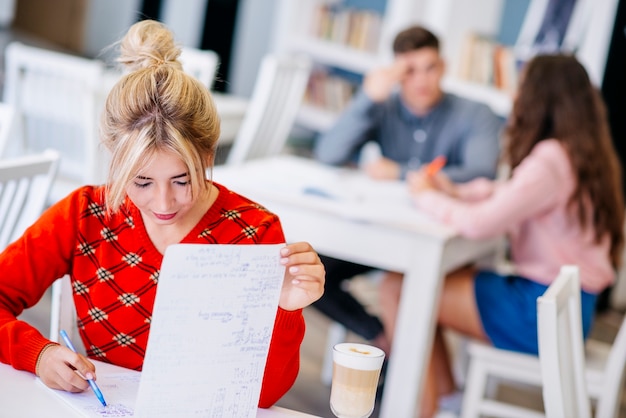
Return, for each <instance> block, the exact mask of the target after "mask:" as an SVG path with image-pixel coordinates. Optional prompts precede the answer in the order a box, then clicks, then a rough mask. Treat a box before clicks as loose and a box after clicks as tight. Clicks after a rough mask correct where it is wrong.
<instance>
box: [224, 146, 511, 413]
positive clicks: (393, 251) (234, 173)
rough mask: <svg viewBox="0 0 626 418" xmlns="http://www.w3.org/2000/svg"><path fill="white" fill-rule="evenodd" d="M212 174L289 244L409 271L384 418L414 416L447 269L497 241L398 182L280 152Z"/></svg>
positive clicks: (487, 251) (492, 249)
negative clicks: (447, 221)
mask: <svg viewBox="0 0 626 418" xmlns="http://www.w3.org/2000/svg"><path fill="white" fill-rule="evenodd" d="M213 179H214V180H215V181H216V182H218V183H221V184H224V185H225V186H227V187H229V188H231V189H232V190H234V191H237V192H239V193H241V194H243V195H245V196H247V197H249V198H251V199H253V200H255V201H256V202H258V203H260V204H262V205H264V206H266V207H267V208H268V209H269V210H271V211H273V212H274V213H276V214H278V215H279V217H280V219H281V221H282V224H283V228H284V231H285V235H286V237H287V240H288V241H290V242H293V241H299V240H306V241H308V242H310V243H311V244H313V246H314V247H315V249H316V250H317V251H318V252H320V253H322V254H325V255H329V256H333V257H336V258H340V259H345V260H349V261H353V262H357V263H363V264H367V265H370V266H374V267H377V268H381V269H385V270H393V271H402V272H404V273H405V280H404V284H403V290H402V297H401V301H400V306H399V313H398V320H397V324H396V331H395V339H394V341H393V350H392V351H393V355H392V356H391V357H390V359H389V366H388V370H387V375H386V380H385V386H384V393H383V397H382V405H381V413H380V416H381V418H398V417H411V416H413V414H414V412H415V410H416V408H417V404H416V400H417V399H420V395H421V390H422V386H423V380H424V377H425V373H424V371H425V368H426V365H427V360H428V358H429V355H430V349H431V345H432V338H433V334H434V327H435V312H436V308H437V301H438V297H439V292H440V289H441V282H442V280H441V279H442V278H443V277H444V275H445V273H446V272H449V271H451V270H453V269H455V268H458V267H460V266H462V265H464V264H466V263H468V262H472V261H475V260H478V259H481V258H483V257H485V256H487V255H490V254H493V253H494V252H495V250H496V249H497V247H498V243H499V239H493V240H482V241H477V240H468V239H465V238H463V237H461V236H460V235H459V234H458V233H457V232H456V231H454V230H453V229H451V228H449V227H446V226H444V225H441V224H438V223H436V222H434V221H432V220H430V219H429V218H428V217H426V216H425V215H423V214H421V213H419V212H418V211H417V210H415V209H414V208H413V207H411V204H410V199H409V196H408V193H407V192H406V189H405V187H404V185H403V183H401V182H376V181H372V180H369V179H367V178H366V177H365V176H364V175H363V174H361V173H359V172H357V171H349V170H345V169H337V168H330V167H327V166H324V165H321V164H319V163H316V162H314V161H312V160H309V159H304V158H298V157H294V156H277V157H273V158H269V159H263V160H253V161H250V162H246V163H244V164H242V165H237V166H217V167H215V168H214V170H213Z"/></svg>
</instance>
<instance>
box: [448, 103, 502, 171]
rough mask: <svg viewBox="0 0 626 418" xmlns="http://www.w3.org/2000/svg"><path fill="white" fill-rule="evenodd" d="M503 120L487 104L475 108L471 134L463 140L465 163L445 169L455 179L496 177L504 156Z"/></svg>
mask: <svg viewBox="0 0 626 418" xmlns="http://www.w3.org/2000/svg"><path fill="white" fill-rule="evenodd" d="M502 127H503V120H502V119H501V118H500V117H498V116H497V115H496V114H495V113H493V112H492V111H491V109H489V108H488V107H487V106H480V107H478V108H477V111H476V112H472V115H471V120H470V121H469V125H468V131H467V135H466V136H465V138H464V141H463V143H462V144H461V146H462V150H461V160H462V164H461V165H454V166H448V167H446V168H444V169H443V171H444V172H445V173H446V175H448V177H450V179H451V180H453V181H455V182H466V181H469V180H472V179H474V178H477V177H486V178H490V179H493V178H495V176H496V172H497V168H498V158H499V156H500V134H501V131H502Z"/></svg>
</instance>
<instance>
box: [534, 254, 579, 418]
mask: <svg viewBox="0 0 626 418" xmlns="http://www.w3.org/2000/svg"><path fill="white" fill-rule="evenodd" d="M537 328H538V333H537V336H538V339H539V363H540V365H541V380H542V386H543V405H544V409H545V412H546V416H547V417H548V418H589V417H591V407H590V405H589V396H588V395H587V389H586V387H585V386H586V383H585V376H584V372H585V358H584V348H583V334H582V322H581V307H580V278H579V272H578V267H576V266H563V267H562V268H561V272H560V273H559V275H558V277H557V278H556V279H555V281H554V282H553V283H552V284H551V285H550V287H548V290H546V292H545V293H544V294H543V295H542V296H540V297H539V298H537Z"/></svg>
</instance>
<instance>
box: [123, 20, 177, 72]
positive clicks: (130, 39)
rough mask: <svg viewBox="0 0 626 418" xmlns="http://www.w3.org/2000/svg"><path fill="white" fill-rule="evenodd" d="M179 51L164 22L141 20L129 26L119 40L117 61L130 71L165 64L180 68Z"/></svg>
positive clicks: (172, 35)
mask: <svg viewBox="0 0 626 418" xmlns="http://www.w3.org/2000/svg"><path fill="white" fill-rule="evenodd" d="M180 52H181V49H180V47H179V46H178V45H177V44H176V43H175V41H174V34H173V33H172V32H171V31H170V30H169V29H168V28H167V27H166V26H165V25H164V24H162V23H161V22H157V21H155V20H142V21H140V22H137V23H135V24H134V25H133V26H131V27H130V29H129V30H128V32H127V34H126V36H124V38H123V39H122V40H121V41H120V55H119V58H118V62H120V63H121V64H122V65H124V66H125V67H126V69H127V70H130V71H135V70H139V69H142V68H149V67H157V66H160V65H165V64H168V65H172V66H174V67H175V68H178V69H182V65H181V63H180V61H179V60H178V57H179V56H180Z"/></svg>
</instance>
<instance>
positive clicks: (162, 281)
mask: <svg viewBox="0 0 626 418" xmlns="http://www.w3.org/2000/svg"><path fill="white" fill-rule="evenodd" d="M281 246H282V245H197V244H195V245H194V244H179V245H174V246H170V247H169V248H168V249H167V252H166V254H165V257H164V260H163V265H162V266H161V273H160V277H159V287H158V290H157V296H156V300H155V305H154V313H153V317H152V325H151V330H150V336H149V339H148V348H147V352H146V358H145V361H144V368H143V373H142V377H141V384H140V386H139V394H138V397H137V406H136V415H137V416H139V417H154V416H167V415H168V414H171V415H172V416H203V417H237V418H239V417H255V416H256V414H257V403H258V399H259V394H260V391H261V383H262V379H263V372H264V370H265V361H266V358H267V353H268V350H269V343H270V339H271V336H272V331H273V327H274V319H275V316H276V310H277V308H278V299H279V296H280V290H281V287H282V281H283V277H284V267H283V266H281V265H280V263H279V248H280V247H281Z"/></svg>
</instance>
